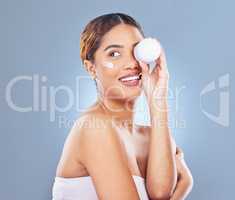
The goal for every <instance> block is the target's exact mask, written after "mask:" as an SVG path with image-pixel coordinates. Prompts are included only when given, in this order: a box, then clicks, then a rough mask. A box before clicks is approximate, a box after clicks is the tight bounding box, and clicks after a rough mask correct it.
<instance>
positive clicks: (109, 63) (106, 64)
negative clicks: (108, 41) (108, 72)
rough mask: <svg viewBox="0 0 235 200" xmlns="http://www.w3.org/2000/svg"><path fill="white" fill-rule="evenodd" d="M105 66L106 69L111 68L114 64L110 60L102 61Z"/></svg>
mask: <svg viewBox="0 0 235 200" xmlns="http://www.w3.org/2000/svg"><path fill="white" fill-rule="evenodd" d="M102 65H103V66H104V67H105V68H108V69H113V68H114V64H113V63H111V62H103V64H102Z"/></svg>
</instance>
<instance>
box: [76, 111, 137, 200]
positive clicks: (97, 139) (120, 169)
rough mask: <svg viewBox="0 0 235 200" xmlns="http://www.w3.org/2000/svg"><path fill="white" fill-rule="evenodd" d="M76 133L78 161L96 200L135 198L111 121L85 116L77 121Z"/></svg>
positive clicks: (103, 116) (99, 115) (129, 172)
mask: <svg viewBox="0 0 235 200" xmlns="http://www.w3.org/2000/svg"><path fill="white" fill-rule="evenodd" d="M77 130H78V134H79V145H80V155H81V156H80V159H81V160H80V161H81V163H82V164H83V165H84V166H85V167H86V169H87V171H88V173H89V175H90V176H91V178H92V180H93V183H94V186H95V188H96V191H97V195H98V196H99V199H102V200H106V199H107V200H108V199H113V200H119V199H123V200H127V199H139V198H138V192H137V189H136V187H135V183H134V180H133V178H132V175H131V171H130V170H129V167H128V165H127V157H126V154H125V153H124V151H123V148H122V145H121V143H120V141H119V139H118V136H117V134H116V132H115V129H114V128H113V126H112V121H111V120H110V119H109V118H107V117H106V116H105V115H103V114H100V113H93V114H92V115H91V114H86V115H83V116H82V117H81V118H80V119H79V120H78V121H77ZM107 191H108V192H107Z"/></svg>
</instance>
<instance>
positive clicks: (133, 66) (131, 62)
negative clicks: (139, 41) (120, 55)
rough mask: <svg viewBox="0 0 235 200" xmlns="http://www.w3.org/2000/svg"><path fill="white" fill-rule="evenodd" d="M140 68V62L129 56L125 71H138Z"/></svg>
mask: <svg viewBox="0 0 235 200" xmlns="http://www.w3.org/2000/svg"><path fill="white" fill-rule="evenodd" d="M139 68H140V66H139V63H138V61H137V60H136V59H135V57H134V56H133V55H131V56H129V58H127V60H126V65H125V69H132V70H133V69H135V70H138V69H139Z"/></svg>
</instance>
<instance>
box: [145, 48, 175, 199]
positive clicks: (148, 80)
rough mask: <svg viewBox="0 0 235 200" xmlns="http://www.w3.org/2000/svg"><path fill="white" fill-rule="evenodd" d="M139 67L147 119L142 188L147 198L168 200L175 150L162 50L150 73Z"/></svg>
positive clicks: (166, 74) (172, 189)
mask: <svg viewBox="0 0 235 200" xmlns="http://www.w3.org/2000/svg"><path fill="white" fill-rule="evenodd" d="M140 66H141V67H142V81H143V89H144V92H145V95H146V97H147V101H148V106H149V110H150V118H151V130H150V143H149V155H148V161H147V176H146V177H147V178H146V186H147V190H148V193H149V196H150V198H151V199H153V200H158V199H159V200H162V199H169V198H170V197H171V195H172V194H173V191H174V188H175V186H176V182H177V171H176V162H175V148H174V146H173V144H172V136H171V133H170V130H169V127H168V105H167V92H168V79H169V73H168V70H167V66H166V59H165V55H164V52H163V50H162V53H161V55H160V58H159V59H158V60H157V62H156V66H155V68H154V69H153V71H152V72H151V73H150V72H149V70H148V66H147V65H146V64H144V63H142V62H140Z"/></svg>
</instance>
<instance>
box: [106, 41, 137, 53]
mask: <svg viewBox="0 0 235 200" xmlns="http://www.w3.org/2000/svg"><path fill="white" fill-rule="evenodd" d="M138 43H139V42H136V43H134V44H133V45H132V46H133V47H134V46H135V45H137V44H138ZM123 47H124V46H123V45H119V44H111V45H109V46H107V47H106V48H105V49H104V51H107V50H108V49H110V48H123Z"/></svg>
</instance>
